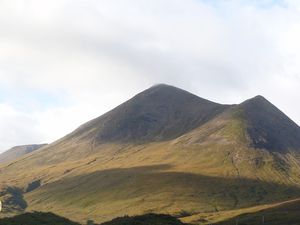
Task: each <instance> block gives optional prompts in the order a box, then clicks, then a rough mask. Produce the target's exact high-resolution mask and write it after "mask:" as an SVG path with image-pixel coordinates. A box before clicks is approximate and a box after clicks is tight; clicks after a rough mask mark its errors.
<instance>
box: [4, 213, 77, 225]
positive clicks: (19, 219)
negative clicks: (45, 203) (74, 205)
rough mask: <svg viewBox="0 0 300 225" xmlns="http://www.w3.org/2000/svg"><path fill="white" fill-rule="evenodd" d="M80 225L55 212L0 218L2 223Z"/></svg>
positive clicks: (12, 224)
mask: <svg viewBox="0 0 300 225" xmlns="http://www.w3.org/2000/svg"><path fill="white" fill-rule="evenodd" d="M20 224H22V225H53V224H55V225H80V224H79V223H75V222H72V221H70V220H68V219H66V218H63V217H60V216H57V215H55V214H53V213H42V212H34V213H25V214H21V215H18V216H15V217H11V218H3V219H0V225H20Z"/></svg>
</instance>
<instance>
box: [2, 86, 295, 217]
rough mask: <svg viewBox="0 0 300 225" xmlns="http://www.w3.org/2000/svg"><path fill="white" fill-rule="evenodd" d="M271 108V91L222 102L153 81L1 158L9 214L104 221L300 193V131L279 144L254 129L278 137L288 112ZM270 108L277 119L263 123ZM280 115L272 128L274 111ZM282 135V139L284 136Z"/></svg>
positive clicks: (189, 211)
mask: <svg viewBox="0 0 300 225" xmlns="http://www.w3.org/2000/svg"><path fill="white" fill-rule="evenodd" d="M253 102H254V103H253ZM264 104H266V106H264ZM253 105H256V106H255V107H256V108H254V107H253ZM269 108H270V104H269V103H266V101H265V100H263V102H262V103H260V101H257V100H256V99H252V100H249V101H247V102H244V103H242V104H240V105H231V106H224V105H220V104H216V103H212V102H210V101H207V100H204V99H202V98H199V97H197V96H195V95H192V94H190V93H188V92H185V91H183V90H180V89H177V88H175V87H170V86H167V85H159V86H155V87H152V88H150V89H148V90H146V91H144V92H142V93H141V94H138V95H137V96H135V97H134V98H132V99H131V100H129V101H128V102H126V103H124V104H122V105H120V106H119V107H117V108H115V109H113V110H112V111H110V112H108V113H106V114H104V115H103V116H101V117H99V118H97V119H94V120H92V121H90V122H88V123H86V124H84V125H82V126H81V127H79V128H78V129H77V130H75V131H74V132H72V133H71V134H69V135H67V136H66V137H64V138H62V139H60V140H58V141H57V142H55V143H52V144H50V145H49V146H47V147H45V148H44V149H43V150H42V151H36V152H34V153H32V154H29V155H28V156H26V157H23V158H21V159H19V160H17V161H15V162H13V163H10V164H8V165H5V166H2V167H1V166H0V196H2V197H3V198H5V201H4V213H7V212H13V211H14V209H21V210H25V211H30V210H42V211H53V212H55V213H57V214H60V215H63V216H65V217H69V218H71V219H73V220H77V221H82V222H83V221H86V220H87V219H93V220H95V221H96V222H97V223H99V222H102V221H107V220H110V219H112V218H114V217H116V216H123V215H124V214H129V215H136V214H143V213H149V212H157V213H171V214H172V215H177V216H182V215H197V214H199V213H203V212H207V213H208V212H209V213H217V212H220V211H224V210H234V209H239V208H245V207H250V206H256V205H260V204H267V203H268V204H269V203H273V202H276V201H283V200H287V199H292V198H297V197H299V196H300V161H299V159H300V158H299V151H298V150H297V148H296V146H297V143H298V142H297V141H299V139H294V138H293V137H292V138H291V139H289V141H288V142H287V144H286V145H281V144H280V145H279V146H282V148H283V147H284V146H285V147H287V146H288V149H283V150H280V151H279V150H278V149H279V148H277V147H276V148H275V149H273V148H269V147H268V146H262V145H254V144H253V140H256V139H254V138H253V136H252V135H251V134H250V133H251V129H253V130H258V131H257V132H258V133H259V132H261V133H259V137H260V136H261V135H265V133H267V136H263V137H273V136H272V135H273V134H272V133H273V131H274V130H275V131H277V130H280V128H285V127H286V126H288V124H286V121H290V120H289V119H288V118H287V117H286V116H284V115H281V112H280V111H279V110H275V109H276V108H275V109H274V107H273V108H272V107H271V109H272V110H270V112H269V111H268V110H267V109H269ZM251 110H252V111H253V114H254V116H252V111H251ZM258 112H261V113H258ZM265 114H270V115H269V116H268V115H265ZM264 117H265V119H266V120H267V122H266V123H267V125H268V126H271V128H268V127H267V125H264V126H262V127H260V126H261V122H256V121H260V120H262V118H264ZM278 117H280V118H281V120H279V121H276V122H277V124H274V127H272V120H273V119H270V118H276V119H277V118H278ZM269 119H270V121H268V120H269ZM290 124H291V126H292V129H295V131H296V132H298V129H299V127H297V126H294V125H293V123H290ZM293 127H294V128H293ZM262 129H263V131H261V130H262ZM281 137H282V136H280V135H279V136H275V139H276V141H278V143H285V142H279V140H277V138H281ZM296 137H297V136H296ZM272 140H273V139H268V142H271V141H272ZM291 143H292V144H291ZM274 145H276V144H274ZM271 146H273V145H271ZM12 187H13V189H12ZM28 187H33V188H28ZM24 202H25V203H26V204H24ZM19 203H22V204H21V205H20V204H19ZM18 204H19V205H18ZM11 205H12V206H13V207H11Z"/></svg>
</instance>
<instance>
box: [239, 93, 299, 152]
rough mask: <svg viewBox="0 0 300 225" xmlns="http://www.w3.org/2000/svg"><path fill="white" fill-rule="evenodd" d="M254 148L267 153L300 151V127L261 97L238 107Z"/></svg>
mask: <svg viewBox="0 0 300 225" xmlns="http://www.w3.org/2000/svg"><path fill="white" fill-rule="evenodd" d="M239 107H240V108H241V109H243V111H244V114H245V119H246V121H247V131H248V134H249V136H250V139H251V143H252V145H253V147H255V148H264V149H267V150H269V151H277V152H287V151H289V150H298V151H300V127H299V126H298V125H297V124H296V123H294V122H293V121H292V120H291V119H290V118H288V117H287V116H286V115H285V114H284V113H283V112H281V111H280V110H279V109H278V108H276V107H275V106H274V105H272V104H271V103H270V102H269V101H267V100H266V99H265V98H264V97H262V96H257V97H255V98H252V99H249V100H247V101H245V102H243V103H242V104H240V105H239Z"/></svg>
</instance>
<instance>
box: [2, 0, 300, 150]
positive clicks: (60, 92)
mask: <svg viewBox="0 0 300 225" xmlns="http://www.w3.org/2000/svg"><path fill="white" fill-rule="evenodd" d="M299 40H300V1H298V0H294V1H293V0H291V1H290V0H282V1H279V0H278V1H276V0H266V1H264V0H257V1H254V0H248V1H247V0H244V1H242V0H241V1H233V0H232V1H231V0H223V1H218V0H1V1H0V151H2V150H6V149H7V148H10V147H12V146H15V145H21V144H30V143H44V142H47V143H49V142H52V141H54V140H56V139H58V138H60V137H62V136H64V135H65V134H67V133H68V132H70V131H72V130H73V129H75V128H76V127H77V126H79V125H80V124H82V123H84V122H86V121H88V120H90V119H92V118H94V117H97V116H99V115H101V114H103V113H104V112H106V111H108V110H109V109H112V108H113V107H115V106H117V105H118V104H120V103H122V102H123V101H125V100H127V99H129V98H130V97H132V96H133V95H135V94H136V93H138V92H140V91H142V90H143V89H146V88H148V87H149V86H152V85H153V84H157V83H167V84H171V85H175V86H178V87H180V88H183V89H186V90H188V91H190V92H193V93H195V94H197V95H199V96H201V97H204V98H207V99H210V100H213V101H217V102H220V103H239V102H241V101H243V100H245V99H247V98H251V97H253V96H255V95H258V94H260V95H264V96H265V97H266V98H267V99H269V100H270V101H271V102H272V103H274V104H275V105H276V106H277V107H279V108H280V109H281V110H282V111H284V112H285V113H286V114H287V115H288V116H290V117H291V118H292V119H293V120H294V121H295V122H297V123H298V124H300V104H299V103H300V101H299V99H300V41H299Z"/></svg>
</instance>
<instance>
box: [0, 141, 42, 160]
mask: <svg viewBox="0 0 300 225" xmlns="http://www.w3.org/2000/svg"><path fill="white" fill-rule="evenodd" d="M46 145H47V144H34V145H21V146H15V147H13V148H11V149H9V150H7V151H5V152H3V153H1V154H0V163H7V162H9V161H13V160H16V159H17V158H19V157H22V156H24V155H26V154H28V153H31V152H33V151H35V150H38V149H40V148H42V147H45V146H46Z"/></svg>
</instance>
